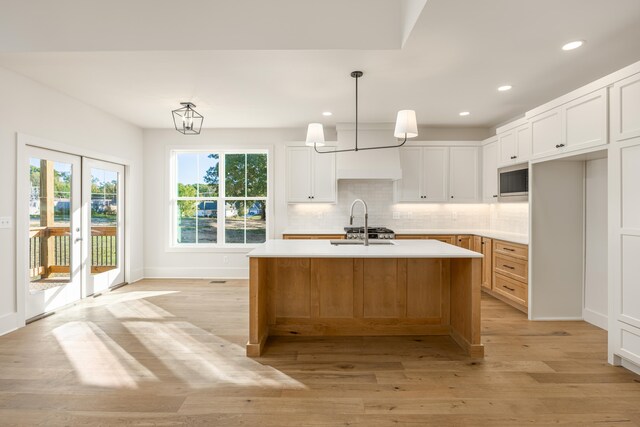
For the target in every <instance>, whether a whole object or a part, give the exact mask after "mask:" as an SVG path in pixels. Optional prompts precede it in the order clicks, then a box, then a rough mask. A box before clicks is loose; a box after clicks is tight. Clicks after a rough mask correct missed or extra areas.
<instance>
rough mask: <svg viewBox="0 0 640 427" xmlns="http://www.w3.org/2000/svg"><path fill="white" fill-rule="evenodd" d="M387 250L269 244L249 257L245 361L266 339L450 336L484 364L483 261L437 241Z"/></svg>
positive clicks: (306, 242) (405, 242)
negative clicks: (481, 337) (277, 337)
mask: <svg viewBox="0 0 640 427" xmlns="http://www.w3.org/2000/svg"><path fill="white" fill-rule="evenodd" d="M388 243H391V244H386V245H371V246H368V247H365V246H362V245H347V244H345V245H340V246H335V245H332V244H331V243H330V242H329V241H328V240H269V241H267V242H266V243H264V244H263V245H261V246H259V247H258V248H256V249H254V250H253V251H251V252H250V253H249V254H248V257H249V259H250V280H249V342H248V343H247V356H250V357H255V356H260V354H261V353H262V351H263V348H264V345H265V343H266V341H267V339H268V337H269V336H270V335H280V336H283V335H286V336H295V335H300V336H339V335H340V336H363V335H450V336H451V337H452V338H453V339H454V340H455V341H456V342H457V343H458V344H459V345H460V346H461V347H462V348H463V349H464V350H465V351H466V352H467V354H468V355H469V356H471V357H483V356H484V347H483V345H482V344H481V342H480V285H481V258H482V255H481V254H479V253H477V252H472V251H469V250H467V249H463V248H460V247H457V246H453V245H449V244H446V243H443V242H440V241H437V240H402V241H393V242H388Z"/></svg>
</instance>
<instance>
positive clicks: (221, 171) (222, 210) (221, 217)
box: [217, 152, 227, 244]
mask: <svg viewBox="0 0 640 427" xmlns="http://www.w3.org/2000/svg"><path fill="white" fill-rule="evenodd" d="M225 174H226V167H225V155H224V153H223V152H221V153H220V154H218V217H217V221H218V224H217V225H218V228H217V230H218V244H225V243H226V242H225V238H224V236H225V227H224V226H225V224H224V223H225V215H226V203H227V202H226V200H225V197H226V194H227V186H226V182H225Z"/></svg>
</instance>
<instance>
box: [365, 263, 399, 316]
mask: <svg viewBox="0 0 640 427" xmlns="http://www.w3.org/2000/svg"><path fill="white" fill-rule="evenodd" d="M401 286H402V284H401V283H400V281H399V280H398V260H397V259H394V258H390V259H377V258H373V259H365V260H364V284H363V317H372V318H384V317H404V316H402V313H401V311H400V309H399V307H398V306H399V299H400V290H399V289H398V288H400V287H401Z"/></svg>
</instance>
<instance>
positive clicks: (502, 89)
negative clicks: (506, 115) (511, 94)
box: [498, 85, 513, 92]
mask: <svg viewBox="0 0 640 427" xmlns="http://www.w3.org/2000/svg"><path fill="white" fill-rule="evenodd" d="M512 87H513V86H511V85H504V86H500V87H499V88H498V90H499V91H500V92H506V91H508V90H511V88H512Z"/></svg>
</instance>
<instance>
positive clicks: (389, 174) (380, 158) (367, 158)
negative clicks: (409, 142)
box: [335, 123, 402, 180]
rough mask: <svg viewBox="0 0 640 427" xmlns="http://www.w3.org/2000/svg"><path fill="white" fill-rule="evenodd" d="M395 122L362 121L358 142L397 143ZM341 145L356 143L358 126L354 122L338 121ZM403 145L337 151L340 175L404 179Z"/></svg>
mask: <svg viewBox="0 0 640 427" xmlns="http://www.w3.org/2000/svg"><path fill="white" fill-rule="evenodd" d="M393 129H394V126H393V124H391V123H389V124H386V123H385V124H360V125H359V128H358V146H359V147H375V146H383V145H391V144H394V143H395V142H396V141H397V139H396V138H394V136H393ZM336 132H337V139H338V147H337V148H338V149H343V148H352V147H353V146H354V141H355V136H356V130H355V125H353V124H338V125H336ZM399 150H402V148H388V149H384V150H364V151H358V152H349V153H338V154H336V155H335V156H336V176H337V178H338V179H384V180H398V179H402V169H401V167H400V151H399Z"/></svg>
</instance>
